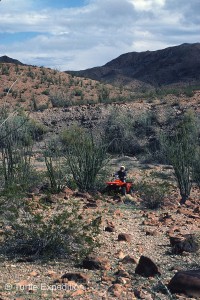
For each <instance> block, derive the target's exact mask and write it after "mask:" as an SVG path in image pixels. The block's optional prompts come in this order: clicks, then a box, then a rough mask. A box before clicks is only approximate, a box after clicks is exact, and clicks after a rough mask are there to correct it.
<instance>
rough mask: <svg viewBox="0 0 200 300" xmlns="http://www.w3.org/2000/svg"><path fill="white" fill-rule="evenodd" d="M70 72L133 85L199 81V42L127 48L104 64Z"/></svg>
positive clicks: (119, 83)
mask: <svg viewBox="0 0 200 300" xmlns="http://www.w3.org/2000/svg"><path fill="white" fill-rule="evenodd" d="M70 73H71V74H74V75H76V76H83V77H87V78H91V79H94V80H98V81H101V82H105V83H110V84H114V85H118V86H119V85H124V86H126V87H135V88H136V87H143V88H144V87H146V88H148V87H152V86H153V87H160V86H167V85H185V84H200V43H196V44H182V45H180V46H175V47H169V48H166V49H163V50H158V51H145V52H130V53H126V54H123V55H121V56H119V57H117V58H116V59H113V60H112V61H110V62H108V63H107V64H105V65H104V66H101V67H95V68H91V69H87V70H81V71H73V72H70Z"/></svg>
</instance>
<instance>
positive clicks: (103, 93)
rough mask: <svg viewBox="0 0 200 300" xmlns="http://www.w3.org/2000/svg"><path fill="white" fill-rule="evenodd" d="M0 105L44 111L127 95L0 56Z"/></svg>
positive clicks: (101, 84) (86, 80)
mask: <svg viewBox="0 0 200 300" xmlns="http://www.w3.org/2000/svg"><path fill="white" fill-rule="evenodd" d="M0 81H1V85H0V106H2V105H4V104H6V105H8V106H9V107H11V108H14V109H15V108H20V107H21V108H24V109H26V110H32V111H43V110H45V109H47V108H52V107H68V106H73V105H82V104H88V103H98V102H101V101H104V100H107V99H117V98H121V99H123V98H126V97H128V96H129V95H130V92H128V91H126V90H124V89H119V88H117V87H113V86H112V85H109V84H103V83H99V82H97V81H95V80H91V79H84V78H80V77H75V76H72V75H70V74H66V73H65V72H59V71H58V70H53V69H49V68H44V67H36V66H28V65H23V64H22V63H20V62H18V61H17V60H15V59H12V58H9V57H7V56H2V57H0Z"/></svg>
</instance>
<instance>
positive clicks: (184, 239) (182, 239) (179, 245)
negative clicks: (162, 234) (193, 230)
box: [170, 234, 199, 254]
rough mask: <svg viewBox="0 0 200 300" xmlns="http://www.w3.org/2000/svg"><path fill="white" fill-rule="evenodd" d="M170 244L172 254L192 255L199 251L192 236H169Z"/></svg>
mask: <svg viewBox="0 0 200 300" xmlns="http://www.w3.org/2000/svg"><path fill="white" fill-rule="evenodd" d="M170 244H171V246H172V253H173V254H182V253H183V252H190V253H194V252H197V251H198V250H199V244H198V242H197V241H196V239H195V236H194V235H193V234H185V235H180V236H170Z"/></svg>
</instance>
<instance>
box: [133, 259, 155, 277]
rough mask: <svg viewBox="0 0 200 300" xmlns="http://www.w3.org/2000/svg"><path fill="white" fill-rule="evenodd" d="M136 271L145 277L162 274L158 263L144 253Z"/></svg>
mask: <svg viewBox="0 0 200 300" xmlns="http://www.w3.org/2000/svg"><path fill="white" fill-rule="evenodd" d="M135 273H136V274H139V275H141V276H143V277H154V276H155V275H160V274H161V273H160V271H159V268H158V267H157V266H156V264H155V263H154V262H153V261H152V260H151V259H150V258H148V257H146V256H143V255H142V256H141V257H140V260H139V263H138V265H137V267H136V269H135Z"/></svg>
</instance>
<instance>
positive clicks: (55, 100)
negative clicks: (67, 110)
mask: <svg viewBox="0 0 200 300" xmlns="http://www.w3.org/2000/svg"><path fill="white" fill-rule="evenodd" d="M50 101H51V104H52V106H53V107H67V106H70V105H71V100H70V99H67V96H66V95H65V94H64V93H63V92H56V93H51V94H50Z"/></svg>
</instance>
